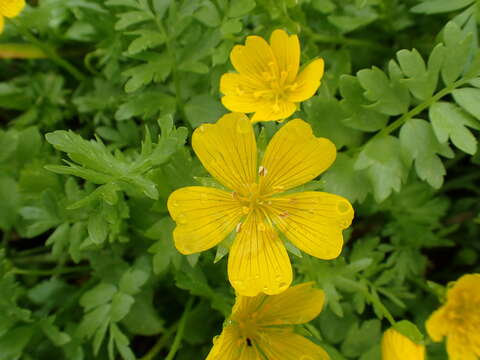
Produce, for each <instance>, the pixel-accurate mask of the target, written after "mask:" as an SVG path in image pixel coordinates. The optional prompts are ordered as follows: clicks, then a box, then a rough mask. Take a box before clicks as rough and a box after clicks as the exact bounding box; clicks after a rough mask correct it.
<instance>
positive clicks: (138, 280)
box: [119, 268, 150, 295]
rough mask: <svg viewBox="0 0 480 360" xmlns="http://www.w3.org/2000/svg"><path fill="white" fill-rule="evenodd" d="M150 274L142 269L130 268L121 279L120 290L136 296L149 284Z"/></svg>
mask: <svg viewBox="0 0 480 360" xmlns="http://www.w3.org/2000/svg"><path fill="white" fill-rule="evenodd" d="M149 277H150V274H149V273H148V272H146V271H144V270H141V269H135V268H130V269H128V270H127V272H125V274H123V276H122V278H121V279H120V284H119V287H120V290H121V291H123V292H124V293H126V294H130V295H135V294H137V293H138V292H139V291H140V288H141V287H142V286H143V285H144V284H145V283H146V282H147V280H148V278H149Z"/></svg>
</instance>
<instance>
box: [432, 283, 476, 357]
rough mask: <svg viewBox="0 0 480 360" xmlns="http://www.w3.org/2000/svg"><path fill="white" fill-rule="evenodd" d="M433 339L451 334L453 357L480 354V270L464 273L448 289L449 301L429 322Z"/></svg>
mask: <svg viewBox="0 0 480 360" xmlns="http://www.w3.org/2000/svg"><path fill="white" fill-rule="evenodd" d="M426 327H427V332H428V334H429V335H430V337H431V338H432V340H433V341H436V342H439V341H442V339H443V337H446V338H447V353H448V357H449V359H450V360H478V359H479V358H480V274H467V275H464V276H462V277H461V278H460V279H459V280H457V281H456V282H455V284H454V285H453V286H452V287H451V288H450V289H449V290H448V291H447V302H446V303H445V304H444V305H443V306H442V307H441V308H440V309H438V310H437V311H435V312H434V313H433V314H432V315H430V318H429V319H428V320H427V323H426Z"/></svg>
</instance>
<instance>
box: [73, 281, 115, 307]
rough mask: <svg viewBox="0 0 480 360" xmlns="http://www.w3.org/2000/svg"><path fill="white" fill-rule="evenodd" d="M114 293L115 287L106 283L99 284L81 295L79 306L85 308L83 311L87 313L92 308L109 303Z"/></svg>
mask: <svg viewBox="0 0 480 360" xmlns="http://www.w3.org/2000/svg"><path fill="white" fill-rule="evenodd" d="M116 292H117V288H116V286H114V285H112V284H107V283H100V284H98V285H97V286H95V287H94V288H93V289H91V290H89V291H87V292H86V293H85V294H83V296H82V297H81V298H80V305H82V306H83V307H84V308H85V311H88V310H90V309H93V308H94V307H97V306H100V305H104V304H106V303H109V302H110V301H111V300H112V297H113V295H114V294H115V293H116Z"/></svg>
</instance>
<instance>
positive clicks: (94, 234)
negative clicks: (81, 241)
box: [88, 213, 109, 245]
mask: <svg viewBox="0 0 480 360" xmlns="http://www.w3.org/2000/svg"><path fill="white" fill-rule="evenodd" d="M108 230H109V226H108V223H107V222H106V221H105V219H104V217H103V216H102V215H100V214H95V213H94V214H92V216H90V218H89V219H88V235H89V236H90V239H91V240H92V241H93V242H94V243H95V244H97V245H99V244H102V243H103V242H104V241H105V240H107V236H108Z"/></svg>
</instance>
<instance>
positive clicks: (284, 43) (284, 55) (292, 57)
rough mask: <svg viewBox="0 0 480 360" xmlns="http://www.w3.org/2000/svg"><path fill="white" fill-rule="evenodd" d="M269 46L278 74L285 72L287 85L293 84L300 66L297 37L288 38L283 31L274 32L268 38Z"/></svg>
mask: <svg viewBox="0 0 480 360" xmlns="http://www.w3.org/2000/svg"><path fill="white" fill-rule="evenodd" d="M270 46H271V47H272V50H273V53H274V55H275V57H276V59H277V64H278V68H279V70H280V73H282V71H285V73H286V74H287V77H286V79H287V83H290V82H293V81H294V80H295V78H296V77H297V73H298V67H299V65H300V42H299V41H298V37H297V35H291V36H288V34H287V33H286V32H285V31H283V30H275V31H274V32H273V33H272V35H271V36H270Z"/></svg>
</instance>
